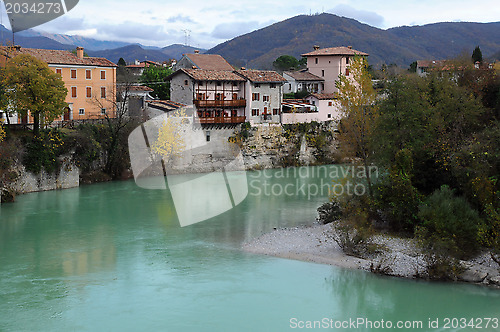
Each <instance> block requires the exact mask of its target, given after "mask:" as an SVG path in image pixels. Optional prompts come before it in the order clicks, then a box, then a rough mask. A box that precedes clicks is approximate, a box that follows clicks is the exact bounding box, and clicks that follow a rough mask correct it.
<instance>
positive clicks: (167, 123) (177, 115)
mask: <svg viewBox="0 0 500 332" xmlns="http://www.w3.org/2000/svg"><path fill="white" fill-rule="evenodd" d="M185 118H186V113H185V111H184V110H183V109H181V110H179V111H175V112H174V113H173V114H171V115H170V116H169V117H168V118H167V119H165V120H164V121H163V123H162V125H161V127H160V129H159V132H158V139H157V140H155V141H154V142H153V144H152V145H151V150H152V151H153V152H154V153H155V154H157V155H159V156H161V158H162V159H163V160H169V159H170V158H171V157H174V156H179V155H180V154H181V153H182V152H183V151H184V150H185V149H186V142H185V141H184V136H183V127H185V124H184V120H186V119H185ZM188 123H189V121H188Z"/></svg>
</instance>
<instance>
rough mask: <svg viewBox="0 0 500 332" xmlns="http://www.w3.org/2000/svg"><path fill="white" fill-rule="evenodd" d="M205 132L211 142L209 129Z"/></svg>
mask: <svg viewBox="0 0 500 332" xmlns="http://www.w3.org/2000/svg"><path fill="white" fill-rule="evenodd" d="M205 134H206V137H207V142H210V132H209V131H207V132H206V133H205Z"/></svg>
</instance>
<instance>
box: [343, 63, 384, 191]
mask: <svg viewBox="0 0 500 332" xmlns="http://www.w3.org/2000/svg"><path fill="white" fill-rule="evenodd" d="M349 72H350V75H349V76H345V75H342V74H341V75H340V76H339V80H338V81H337V82H335V84H336V87H337V88H338V90H339V92H338V100H339V102H340V104H341V106H342V111H343V115H344V116H343V118H342V120H341V123H340V126H339V132H340V133H339V135H338V138H339V141H340V145H341V148H342V151H343V154H344V157H348V158H353V159H354V160H356V159H357V160H360V161H361V163H362V166H364V169H365V175H366V179H367V182H368V191H369V194H370V196H371V195H372V188H371V187H372V186H371V179H370V176H369V168H368V166H369V159H370V157H371V155H372V151H371V149H370V145H371V142H370V140H371V139H372V137H373V136H372V135H373V131H374V128H375V123H376V120H377V117H378V112H377V109H376V106H375V100H376V92H375V90H374V89H373V84H372V80H371V77H370V74H369V73H368V71H367V68H366V62H365V59H364V58H363V57H355V58H354V59H353V60H352V61H351V63H350V66H349Z"/></svg>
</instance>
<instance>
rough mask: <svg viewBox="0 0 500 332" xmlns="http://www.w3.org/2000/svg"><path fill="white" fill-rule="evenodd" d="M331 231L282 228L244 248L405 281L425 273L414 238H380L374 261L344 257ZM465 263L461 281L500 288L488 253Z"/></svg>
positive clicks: (325, 227)
mask: <svg viewBox="0 0 500 332" xmlns="http://www.w3.org/2000/svg"><path fill="white" fill-rule="evenodd" d="M331 232H333V229H332V225H331V224H327V225H321V224H317V223H315V224H313V225H312V226H303V227H294V228H281V229H276V230H274V231H272V232H270V233H267V234H264V235H262V236H260V237H258V238H255V239H253V240H252V241H250V242H247V243H244V244H243V246H242V248H243V250H244V251H246V252H250V253H254V254H261V255H269V256H275V257H281V258H287V259H296V260H301V261H306V262H315V263H321V264H329V265H335V266H339V267H343V268H351V269H361V270H366V271H371V270H372V268H373V267H375V268H377V267H379V268H382V269H384V270H385V272H386V274H388V275H393V276H398V277H404V278H416V276H417V275H422V273H423V272H424V271H425V266H426V265H425V261H424V259H423V256H422V254H421V253H420V251H419V249H418V247H417V245H416V243H415V241H414V240H412V239H402V238H395V237H390V236H386V235H377V236H375V237H374V239H373V240H374V242H375V243H377V244H379V245H382V246H384V247H385V250H384V252H383V253H382V254H380V255H378V256H376V257H374V258H367V259H361V258H357V257H353V256H348V255H346V254H344V253H343V252H342V250H341V249H340V247H339V246H338V245H337V243H336V242H335V241H334V240H333V239H332V238H331V237H330V236H329V235H328V234H329V233H331ZM461 263H462V265H463V266H464V267H465V268H466V271H465V272H464V273H463V274H462V276H461V281H465V282H473V283H481V284H490V285H496V286H500V269H499V267H498V265H497V264H496V263H495V262H494V261H493V260H492V259H491V257H490V256H489V254H488V253H484V254H482V255H480V256H478V257H477V258H475V259H473V260H470V261H462V262H461Z"/></svg>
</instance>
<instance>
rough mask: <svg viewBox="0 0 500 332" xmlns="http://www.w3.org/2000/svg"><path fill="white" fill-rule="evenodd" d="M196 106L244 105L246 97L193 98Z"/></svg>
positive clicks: (245, 104)
mask: <svg viewBox="0 0 500 332" xmlns="http://www.w3.org/2000/svg"><path fill="white" fill-rule="evenodd" d="M193 103H194V105H195V106H196V107H245V106H247V101H246V99H237V100H193Z"/></svg>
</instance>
